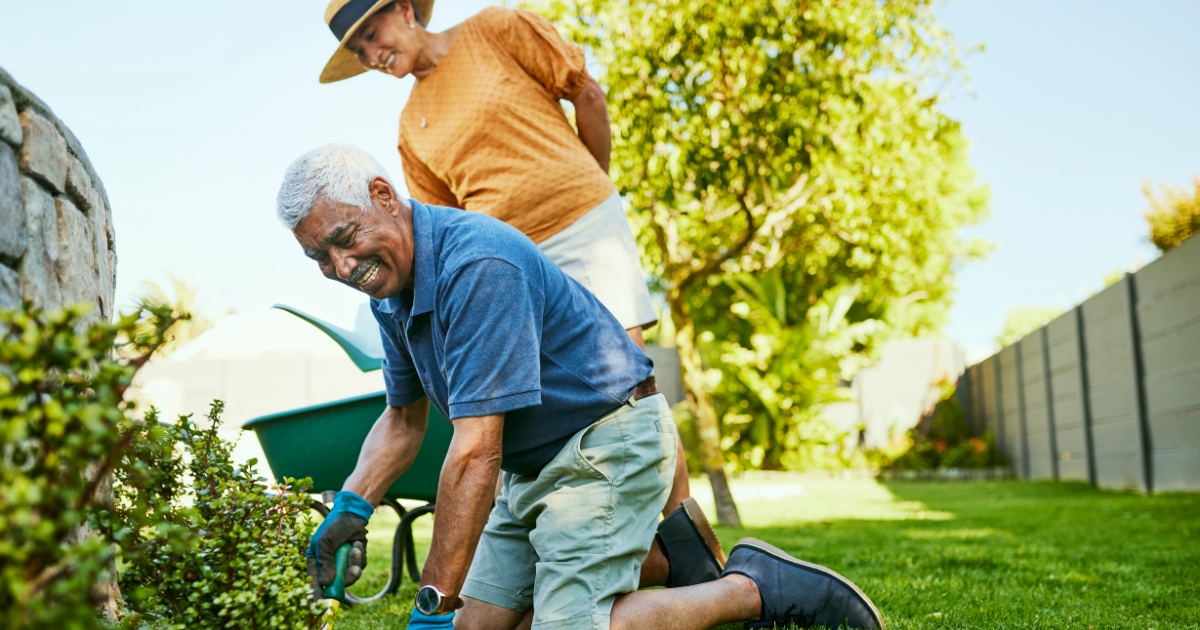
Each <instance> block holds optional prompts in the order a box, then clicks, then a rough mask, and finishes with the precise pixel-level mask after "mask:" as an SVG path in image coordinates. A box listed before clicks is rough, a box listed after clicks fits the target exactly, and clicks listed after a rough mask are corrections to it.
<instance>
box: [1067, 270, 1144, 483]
mask: <svg viewBox="0 0 1200 630" xmlns="http://www.w3.org/2000/svg"><path fill="white" fill-rule="evenodd" d="M1129 282H1130V278H1128V277H1126V278H1125V279H1124V280H1121V281H1120V282H1118V283H1116V284H1114V285H1112V286H1110V287H1108V288H1107V289H1105V290H1104V291H1102V292H1100V293H1099V294H1097V295H1095V296H1093V297H1092V298H1091V299H1089V300H1088V301H1086V302H1084V303H1083V321H1084V343H1085V344H1086V347H1087V365H1086V368H1087V372H1088V385H1089V392H1088V395H1089V400H1090V403H1091V412H1092V439H1093V446H1094V447H1095V461H1096V484H1097V485H1098V486H1100V487H1103V488H1133V489H1138V490H1142V491H1146V490H1148V489H1149V486H1148V484H1147V479H1146V475H1145V466H1144V461H1143V448H1142V434H1141V427H1140V422H1139V410H1138V384H1137V372H1136V357H1135V350H1136V347H1135V345H1134V339H1133V325H1134V324H1133V321H1132V319H1131V317H1130V315H1131V313H1132V309H1131V308H1130V292H1129Z"/></svg>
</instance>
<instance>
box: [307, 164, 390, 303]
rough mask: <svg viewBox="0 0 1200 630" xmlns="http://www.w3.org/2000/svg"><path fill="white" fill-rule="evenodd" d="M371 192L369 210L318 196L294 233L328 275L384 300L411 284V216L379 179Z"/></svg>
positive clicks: (375, 181) (387, 186) (308, 253)
mask: <svg viewBox="0 0 1200 630" xmlns="http://www.w3.org/2000/svg"><path fill="white" fill-rule="evenodd" d="M370 190H371V208H370V209H368V210H363V209H361V208H357V207H355V206H350V205H346V204H341V203H337V202H333V201H329V200H328V199H325V198H318V199H317V202H316V203H315V204H314V205H313V208H312V212H310V213H309V215H308V216H307V217H305V218H304V220H303V221H301V222H300V224H299V225H297V226H296V229H294V230H292V234H293V235H295V237H296V240H297V241H298V242H299V243H300V247H302V248H304V255H305V256H308V257H309V258H311V259H313V260H315V261H317V266H319V267H320V268H321V273H322V274H324V275H325V277H326V278H329V279H330V280H336V281H338V282H341V283H342V284H345V285H347V286H350V287H354V288H355V289H358V290H359V291H362V292H363V293H366V294H367V295H369V296H371V297H373V298H375V299H377V300H382V299H384V298H389V297H394V296H396V295H399V293H400V290H401V289H403V288H405V287H407V286H412V264H413V241H412V215H411V210H410V209H409V208H408V207H407V206H406V205H403V204H402V203H401V202H400V200H399V198H397V197H396V193H395V191H394V190H392V187H391V185H389V184H388V183H387V181H386V180H384V179H383V178H382V177H376V178H375V179H374V180H372V181H371V184H370Z"/></svg>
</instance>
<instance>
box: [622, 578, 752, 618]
mask: <svg viewBox="0 0 1200 630" xmlns="http://www.w3.org/2000/svg"><path fill="white" fill-rule="evenodd" d="M761 615H762V598H761V596H760V595H759V593H758V587H757V586H755V584H754V581H753V580H751V579H750V578H748V577H746V576H744V575H740V574H736V573H735V574H731V575H727V576H725V577H723V578H721V579H719V580H715V581H712V582H705V583H704V584H696V585H695V586H684V587H680V588H668V589H657V590H650V591H637V592H634V593H629V594H628V595H623V596H622V597H621V598H620V599H618V600H617V603H616V604H614V605H613V609H612V621H611V625H610V626H609V627H610V628H611V629H612V630H654V629H656V628H664V629H670V630H707V629H708V628H712V627H713V626H718V625H720V624H723V623H730V622H733V621H749V620H755V619H758V618H759V616H761Z"/></svg>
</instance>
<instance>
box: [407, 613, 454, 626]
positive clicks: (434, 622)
mask: <svg viewBox="0 0 1200 630" xmlns="http://www.w3.org/2000/svg"><path fill="white" fill-rule="evenodd" d="M408 630H454V612H453V611H451V612H448V613H446V614H444V615H426V614H423V613H422V612H421V611H419V610H417V609H416V608H413V611H412V617H409V619H408Z"/></svg>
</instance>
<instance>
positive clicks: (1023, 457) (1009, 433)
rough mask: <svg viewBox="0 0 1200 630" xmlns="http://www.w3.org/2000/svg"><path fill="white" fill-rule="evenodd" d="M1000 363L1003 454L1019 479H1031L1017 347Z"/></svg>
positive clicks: (1003, 353) (1007, 351)
mask: <svg viewBox="0 0 1200 630" xmlns="http://www.w3.org/2000/svg"><path fill="white" fill-rule="evenodd" d="M997 356H998V357H999V359H1000V363H999V368H1000V415H1001V418H1000V424H1001V426H1002V427H1003V432H1004V440H1003V442H1002V444H1003V445H1004V452H1005V453H1007V454H1008V457H1009V459H1010V460H1012V464H1013V472H1015V473H1016V475H1017V476H1018V477H1021V478H1028V477H1029V449H1028V447H1027V442H1026V441H1025V426H1024V414H1022V404H1021V403H1022V401H1021V399H1022V396H1023V393H1022V391H1021V378H1020V369H1021V367H1020V365H1019V362H1018V360H1017V347H1016V345H1012V346H1009V347H1007V348H1004V349H1003V350H1001V351H1000V354H999V355H997Z"/></svg>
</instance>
